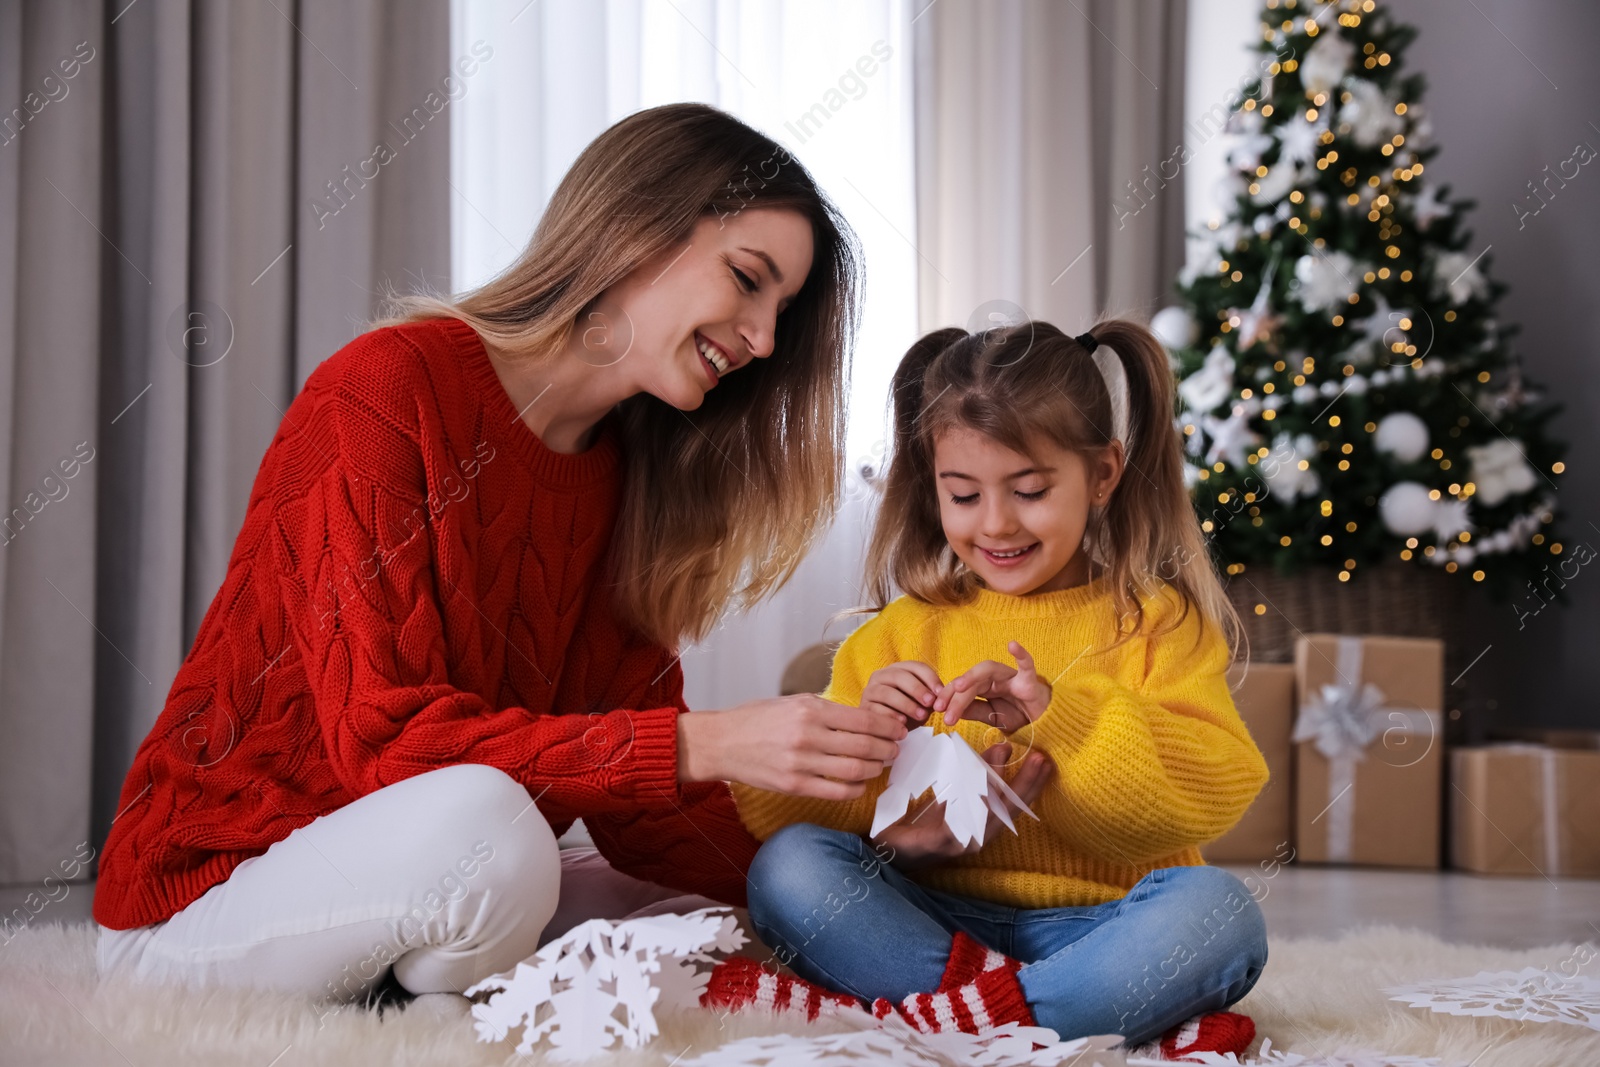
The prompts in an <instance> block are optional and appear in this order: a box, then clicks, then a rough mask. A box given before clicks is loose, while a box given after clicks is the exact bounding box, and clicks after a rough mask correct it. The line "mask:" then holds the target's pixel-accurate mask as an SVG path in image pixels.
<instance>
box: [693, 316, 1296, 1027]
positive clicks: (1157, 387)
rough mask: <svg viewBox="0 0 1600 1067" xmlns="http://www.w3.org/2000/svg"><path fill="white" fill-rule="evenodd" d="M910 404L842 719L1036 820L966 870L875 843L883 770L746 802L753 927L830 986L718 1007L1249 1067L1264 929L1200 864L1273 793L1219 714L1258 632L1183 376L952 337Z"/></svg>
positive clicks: (784, 988) (783, 990)
mask: <svg viewBox="0 0 1600 1067" xmlns="http://www.w3.org/2000/svg"><path fill="white" fill-rule="evenodd" d="M893 388H894V421H895V430H894V442H893V449H892V454H891V461H890V464H889V468H888V472H887V476H886V483H885V489H884V497H883V501H882V505H881V510H880V512H879V516H878V521H877V526H876V530H875V533H874V536H873V539H872V544H871V546H870V549H869V552H868V557H867V579H868V583H869V589H870V593H871V596H872V599H873V601H874V602H875V603H876V604H877V605H879V608H878V611H877V614H876V615H875V616H874V617H873V618H871V619H870V620H869V621H867V622H866V623H865V624H864V625H863V626H861V627H860V628H859V629H858V630H856V631H855V633H853V634H851V635H850V637H849V638H848V639H847V640H846V641H845V642H844V644H843V645H842V646H841V647H840V649H839V651H838V653H837V655H836V656H835V659H834V664H833V677H832V681H831V683H830V684H829V686H828V689H827V691H826V692H825V693H823V696H824V697H825V698H828V699H831V700H835V701H839V702H841V703H844V704H849V705H855V706H859V707H861V708H863V709H882V708H889V709H893V710H895V711H898V712H900V713H901V714H902V715H904V716H906V717H907V719H908V720H910V721H911V724H912V725H919V724H921V725H929V726H931V727H932V728H933V729H934V730H935V731H937V732H941V733H942V732H946V731H953V732H955V733H957V734H958V735H959V736H961V737H962V738H963V739H964V740H966V741H967V742H968V743H969V744H971V745H972V747H973V748H974V749H976V750H978V751H979V752H981V753H983V754H984V758H985V759H987V760H989V761H990V763H991V764H992V765H994V766H996V767H998V768H1002V773H1005V774H1006V775H1007V777H1008V778H1009V779H1010V782H1011V784H1012V786H1013V788H1014V789H1015V790H1016V791H1017V792H1018V794H1019V795H1020V796H1021V797H1022V798H1023V799H1024V800H1025V801H1027V802H1028V803H1029V804H1030V806H1031V807H1032V809H1033V810H1034V811H1035V812H1037V814H1038V816H1039V819H1038V821H1035V820H1033V819H1029V818H1028V817H1026V816H1025V815H1022V816H1019V817H1017V818H1016V820H1015V821H1016V824H1017V831H1016V833H1014V834H1013V833H1011V832H1009V831H1006V830H1004V829H1003V828H1002V829H999V830H997V829H996V826H997V820H994V819H991V821H990V826H989V834H988V836H987V838H986V839H985V842H983V843H982V844H977V843H975V844H973V845H972V846H971V847H969V848H966V849H963V848H961V847H960V846H959V845H957V843H956V842H955V840H954V838H953V837H952V836H951V835H950V833H949V831H948V829H947V828H946V827H945V825H944V820H943V818H942V814H943V813H942V811H941V810H940V809H939V805H937V804H935V805H931V806H930V805H927V804H923V805H920V806H913V808H912V810H911V811H909V812H908V813H907V815H906V816H905V818H903V819H902V820H901V821H900V822H899V823H897V824H895V825H894V826H892V827H890V828H889V829H888V830H886V831H885V832H884V833H883V834H881V835H880V836H879V837H878V838H876V839H873V840H869V839H868V838H867V834H868V832H869V828H870V825H871V823H872V816H873V809H874V806H875V803H876V801H877V798H878V796H879V794H880V793H882V791H883V788H884V785H885V784H886V782H887V779H888V772H887V771H885V772H884V773H883V774H882V775H881V776H880V777H878V778H877V779H875V780H874V781H873V782H872V783H870V784H869V785H868V787H867V788H866V790H865V792H864V794H863V795H862V796H860V797H858V798H856V799H854V800H846V801H826V800H812V799H806V798H798V797H792V796H784V795H780V794H777V793H772V792H766V791H762V790H758V789H754V788H749V787H745V786H737V785H736V786H735V787H734V792H735V797H736V800H737V803H738V806H739V811H740V816H741V818H742V819H743V820H744V822H745V824H746V825H747V826H748V827H749V828H750V830H751V832H752V833H753V834H754V835H755V836H756V837H757V838H758V839H760V840H762V841H763V842H764V843H763V845H762V847H761V850H760V852H759V853H758V854H757V856H756V859H755V862H754V863H753V864H752V865H751V867H750V872H749V883H748V890H749V901H750V917H751V921H752V923H753V925H754V926H755V928H756V930H757V932H758V933H760V935H761V936H762V938H763V939H764V940H765V941H766V942H767V943H768V945H769V946H771V947H772V948H773V949H774V951H775V952H776V953H777V957H778V959H779V960H781V961H782V962H784V963H786V964H788V965H789V966H790V967H791V968H792V969H793V970H794V971H795V972H796V973H797V974H799V975H800V976H801V977H802V978H803V979H808V980H809V982H810V983H816V984H817V985H819V986H821V987H825V988H824V989H817V988H814V987H812V986H810V985H809V984H808V983H805V982H793V980H791V979H787V978H782V979H780V978H778V977H777V976H776V975H773V974H767V975H764V976H763V975H761V974H759V973H757V972H756V970H755V969H754V965H753V964H751V965H750V966H749V967H746V968H745V969H744V971H745V973H741V972H740V970H739V966H740V965H737V964H736V965H733V966H732V967H726V968H724V969H723V970H722V971H721V972H720V973H719V974H718V975H717V976H716V978H715V979H714V985H713V989H712V991H711V1000H712V1001H713V1002H720V1003H722V1004H726V1005H729V1006H739V1005H741V1004H742V1003H746V1002H751V1001H763V1002H769V1003H770V1002H771V1001H768V998H772V1001H775V1002H776V1004H777V1005H778V1006H780V1007H782V1006H785V1005H793V1006H796V1007H798V1006H799V1005H801V1004H802V1003H805V1004H808V1005H809V1006H810V1007H811V1008H812V1010H813V1011H814V1010H815V1007H816V1005H817V1004H818V1003H819V1002H820V1001H821V1000H826V999H844V1000H847V1001H850V1002H852V1003H853V1002H854V1001H853V1000H852V999H851V998H853V997H859V998H863V999H865V1000H867V1001H870V1002H874V1009H875V1011H877V1013H878V1014H879V1015H880V1017H881V1016H882V1015H884V1014H886V1013H887V1012H888V1011H889V1010H898V1011H899V1012H900V1013H901V1014H902V1015H903V1016H904V1017H905V1018H906V1019H907V1020H908V1021H909V1022H911V1023H912V1024H913V1025H914V1026H916V1027H918V1028H919V1029H922V1030H949V1029H961V1030H965V1031H967V1032H970V1033H981V1032H983V1031H985V1030H987V1029H989V1028H991V1027H994V1026H999V1025H1002V1024H1004V1023H1007V1022H1020V1023H1023V1024H1034V1023H1035V1022H1036V1023H1037V1024H1038V1025H1043V1026H1048V1027H1050V1028H1052V1029H1054V1030H1055V1031H1057V1032H1058V1033H1059V1034H1060V1035H1061V1037H1062V1038H1063V1039H1069V1038H1073V1037H1077V1036H1082V1035H1088V1034H1110V1033H1116V1034H1122V1035H1124V1037H1125V1038H1126V1039H1127V1040H1128V1043H1129V1044H1137V1043H1141V1042H1147V1041H1150V1040H1151V1039H1152V1038H1156V1037H1158V1036H1160V1035H1163V1034H1165V1035H1166V1036H1165V1037H1164V1038H1163V1039H1162V1048H1163V1051H1166V1052H1169V1053H1170V1052H1173V1051H1195V1050H1199V1049H1202V1048H1211V1049H1218V1050H1233V1051H1240V1052H1242V1051H1243V1049H1244V1047H1245V1046H1246V1045H1248V1044H1249V1042H1250V1040H1251V1038H1252V1037H1253V1035H1254V1026H1253V1025H1252V1024H1251V1023H1250V1020H1249V1019H1247V1018H1245V1017H1244V1016H1239V1015H1233V1014H1230V1013H1224V1012H1221V1011H1219V1010H1218V1009H1221V1008H1224V1007H1225V1006H1227V1005H1228V1004H1231V1003H1233V1002H1234V1001H1236V1000H1238V999H1239V998H1240V997H1242V996H1243V995H1244V994H1245V993H1246V992H1248V991H1249V989H1250V988H1251V987H1252V986H1253V985H1254V984H1255V981H1256V978H1257V977H1258V976H1259V975H1260V973H1261V969H1262V966H1263V965H1264V964H1265V962H1266V956H1267V946H1266V934H1265V927H1264V924H1263V922H1262V918H1261V913H1260V909H1259V908H1258V907H1257V905H1256V902H1255V901H1254V900H1253V899H1252V898H1251V895H1250V893H1249V892H1248V891H1247V890H1246V889H1245V887H1244V885H1243V884H1242V883H1241V882H1240V881H1239V880H1238V879H1237V878H1234V877H1233V876H1232V875H1230V874H1228V873H1227V872H1225V871H1222V870H1219V869H1217V868H1214V867H1208V866H1205V864H1204V861H1203V860H1202V859H1201V856H1200V852H1199V850H1198V846H1199V845H1201V844H1204V843H1205V842H1207V841H1210V840H1212V839H1213V838H1216V837H1218V836H1219V835H1221V834H1222V833H1223V832H1225V831H1226V830H1228V828H1229V827H1231V826H1232V825H1233V824H1234V823H1235V822H1236V821H1237V820H1238V819H1239V817H1240V816H1241V815H1242V814H1243V813H1244V810H1245V808H1246V807H1248V806H1249V804H1250V802H1251V801H1252V800H1253V799H1254V797H1255V796H1256V794H1257V792H1259V790H1260V789H1261V787H1262V785H1263V784H1265V782H1266V780H1267V769H1266V764H1265V762H1264V761H1263V759H1262V757H1261V753H1260V751H1259V750H1258V749H1257V748H1256V746H1255V744H1254V742H1252V740H1251V738H1250V735H1249V733H1248V732H1247V731H1246V730H1245V727H1244V725H1243V724H1242V723H1241V721H1240V719H1239V715H1238V712H1237V711H1236V710H1235V708H1234V705H1233V701H1232V699H1231V697H1230V695H1229V691H1228V684H1227V679H1226V676H1225V672H1226V669H1227V667H1228V663H1229V660H1230V658H1231V653H1230V645H1231V643H1232V640H1233V639H1234V638H1235V637H1236V635H1237V633H1238V626H1239V622H1238V618H1237V616H1236V615H1234V614H1233V612H1232V610H1231V608H1230V607H1229V605H1228V602H1227V600H1226V598H1225V596H1224V594H1223V592H1222V590H1221V587H1220V584H1219V582H1218V580H1217V577H1216V575H1215V573H1214V572H1213V570H1212V568H1211V563H1210V557H1209V555H1208V554H1207V551H1206V544H1205V541H1204V538H1203V536H1202V534H1201V530H1200V527H1199V523H1198V520H1197V519H1196V517H1195V513H1194V509H1193V505H1192V504H1191V502H1190V499H1189V495H1188V493H1187V491H1186V490H1185V487H1184V482H1183V475H1182V470H1183V467H1182V463H1183V459H1182V455H1181V439H1180V437H1179V435H1178V434H1177V433H1176V432H1175V430H1174V426H1173V404H1174V400H1173V384H1172V376H1171V372H1170V370H1169V369H1168V364H1167V357H1166V353H1165V351H1164V350H1163V349H1162V347H1161V345H1160V343H1159V342H1158V341H1157V340H1156V339H1155V337H1154V336H1153V335H1152V334H1151V333H1150V332H1149V331H1148V330H1146V329H1145V328H1144V327H1142V326H1140V325H1139V324H1137V323H1134V322H1131V321H1127V320H1123V319H1114V320H1111V321H1107V322H1102V323H1101V324H1099V325H1097V326H1096V327H1094V328H1093V329H1092V330H1090V331H1089V332H1088V333H1085V334H1082V335H1080V336H1079V337H1077V338H1072V337H1068V336H1066V335H1065V334H1063V333H1062V332H1061V331H1060V330H1058V329H1056V328H1055V327H1053V326H1051V325H1049V324H1048V323H1043V322H1030V323H1023V324H1021V325H1018V326H1013V327H1009V328H1006V329H1002V330H998V331H991V332H989V333H986V334H977V335H973V334H968V333H966V332H964V331H962V330H957V329H946V330H939V331H937V332H934V333H931V334H929V335H927V336H926V337H924V338H922V339H921V340H920V341H918V342H917V343H916V344H915V345H913V346H912V348H911V349H910V351H908V352H907V353H906V355H905V358H904V359H903V360H902V361H901V363H900V366H899V369H898V370H897V371H896V373H895V378H894V385H893ZM891 583H892V584H893V585H894V586H898V588H899V589H901V590H903V591H904V595H902V596H899V597H897V598H895V599H893V600H891V599H890V589H891ZM828 991H843V992H844V993H847V994H850V997H845V998H839V997H837V995H835V994H830V993H829V992H828ZM1207 1013H1209V1014H1207ZM1197 1016H1199V1017H1200V1018H1198V1019H1197V1018H1196V1017H1197ZM1185 1020H1189V1022H1190V1024H1191V1025H1188V1026H1181V1025H1180V1024H1183V1023H1184V1021H1185ZM1175 1046H1177V1047H1175Z"/></svg>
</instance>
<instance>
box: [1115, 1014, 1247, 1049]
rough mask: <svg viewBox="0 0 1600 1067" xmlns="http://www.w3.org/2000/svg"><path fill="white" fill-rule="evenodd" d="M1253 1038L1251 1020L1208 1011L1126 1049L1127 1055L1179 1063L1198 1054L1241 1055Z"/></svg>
mask: <svg viewBox="0 0 1600 1067" xmlns="http://www.w3.org/2000/svg"><path fill="white" fill-rule="evenodd" d="M1255 1039H1256V1024H1255V1020H1253V1019H1251V1018H1250V1016H1248V1015H1240V1014H1239V1013H1237V1012H1232V1011H1208V1012H1206V1013H1204V1014H1203V1015H1195V1016H1192V1017H1190V1018H1188V1019H1185V1020H1184V1021H1183V1022H1181V1023H1179V1024H1178V1025H1177V1026H1174V1027H1173V1028H1172V1029H1170V1030H1168V1031H1167V1032H1166V1033H1164V1034H1162V1035H1161V1036H1160V1037H1159V1038H1157V1039H1156V1040H1154V1041H1149V1042H1146V1043H1145V1044H1143V1045H1139V1046H1137V1047H1135V1048H1130V1049H1128V1050H1127V1053H1128V1055H1130V1056H1144V1057H1147V1058H1149V1059H1158V1060H1181V1059H1183V1058H1185V1057H1187V1056H1193V1055H1195V1054H1196V1053H1200V1052H1219V1053H1228V1052H1232V1053H1234V1054H1235V1055H1237V1056H1241V1057H1242V1056H1243V1055H1244V1053H1245V1050H1246V1049H1248V1048H1249V1047H1250V1042H1252V1041H1254V1040H1255Z"/></svg>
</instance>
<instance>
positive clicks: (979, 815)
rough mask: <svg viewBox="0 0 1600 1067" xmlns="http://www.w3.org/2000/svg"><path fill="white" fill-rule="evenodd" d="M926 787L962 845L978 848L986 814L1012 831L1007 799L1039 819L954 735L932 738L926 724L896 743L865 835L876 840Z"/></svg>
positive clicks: (981, 839)
mask: <svg viewBox="0 0 1600 1067" xmlns="http://www.w3.org/2000/svg"><path fill="white" fill-rule="evenodd" d="M929 789H932V790H933V796H934V799H935V800H940V801H943V802H944V821H945V825H947V826H948V827H950V832H951V834H953V835H954V836H955V839H956V840H957V841H959V842H960V843H961V844H963V845H968V844H971V843H972V842H973V841H977V842H978V843H980V844H982V842H983V839H984V834H985V831H987V829H988V826H989V813H990V812H993V813H994V814H995V815H997V816H999V818H1000V821H1001V822H1003V823H1005V824H1006V828H1007V829H1009V830H1010V831H1011V832H1012V833H1016V831H1017V827H1016V825H1015V824H1014V823H1013V822H1012V821H1011V812H1010V811H1009V810H1008V809H1007V807H1006V802H1007V801H1010V802H1011V804H1013V805H1015V806H1016V808H1017V809H1018V810H1019V811H1023V812H1026V813H1027V814H1028V815H1031V816H1033V818H1035V819H1037V818H1038V817H1039V816H1037V815H1034V813H1033V809H1032V808H1029V807H1028V805H1026V804H1024V803H1023V802H1022V798H1021V797H1019V796H1017V794H1016V793H1014V792H1013V791H1012V789H1011V787H1010V786H1009V785H1007V784H1006V780H1005V779H1004V778H1002V777H1000V775H999V773H998V772H996V771H995V769H994V768H993V767H991V766H989V764H988V763H986V762H984V759H983V757H982V756H980V755H978V753H976V752H974V751H973V749H972V746H971V745H969V744H967V743H966V742H965V741H963V740H962V739H961V737H960V735H958V734H936V733H934V732H933V728H932V727H931V726H919V727H917V728H916V729H915V730H912V731H911V732H910V733H908V734H906V736H905V738H904V739H903V740H902V741H901V742H900V752H899V754H898V755H896V756H895V758H894V764H893V765H892V767H891V768H890V770H889V784H888V786H887V787H886V788H885V789H884V791H883V793H882V794H881V795H880V796H879V797H878V805H877V807H876V809H874V811H873V813H872V829H871V831H869V833H870V835H871V836H872V837H877V836H878V835H879V834H880V833H882V832H883V831H884V830H886V829H888V828H889V827H890V826H892V825H893V824H894V823H896V822H898V821H899V820H900V819H902V818H904V817H905V814H906V810H907V809H908V808H910V806H911V802H912V801H913V800H915V799H916V798H917V797H920V796H921V795H922V794H923V793H925V792H927V791H928V790H929Z"/></svg>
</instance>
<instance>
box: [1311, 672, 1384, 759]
mask: <svg viewBox="0 0 1600 1067" xmlns="http://www.w3.org/2000/svg"><path fill="white" fill-rule="evenodd" d="M1383 706H1384V696H1383V690H1381V689H1379V688H1378V687H1377V686H1375V685H1373V684H1372V683H1371V682H1364V683H1362V684H1361V685H1360V686H1357V685H1356V684H1355V683H1353V682H1352V683H1343V684H1340V683H1334V684H1329V685H1324V686H1323V687H1322V689H1321V691H1319V692H1317V693H1315V694H1313V695H1312V697H1311V699H1310V700H1308V701H1307V702H1306V703H1305V704H1304V705H1302V706H1301V708H1300V715H1299V721H1298V722H1296V723H1295V727H1294V738H1293V739H1294V740H1295V741H1315V742H1316V749H1317V751H1318V752H1320V753H1322V754H1323V755H1324V756H1326V757H1327V758H1328V759H1335V758H1337V757H1340V756H1350V757H1352V758H1354V759H1363V758H1365V756H1366V751H1365V750H1366V747H1367V746H1368V745H1370V744H1372V742H1373V739H1374V738H1376V737H1377V736H1378V734H1379V732H1380V731H1381V730H1382V728H1383V723H1382V719H1381V716H1380V714H1379V709H1381V708H1382V707H1383Z"/></svg>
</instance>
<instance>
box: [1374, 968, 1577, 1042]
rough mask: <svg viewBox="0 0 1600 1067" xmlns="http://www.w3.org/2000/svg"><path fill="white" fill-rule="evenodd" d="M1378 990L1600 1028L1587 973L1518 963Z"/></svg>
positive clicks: (1456, 1010) (1435, 1006)
mask: <svg viewBox="0 0 1600 1067" xmlns="http://www.w3.org/2000/svg"><path fill="white" fill-rule="evenodd" d="M1384 992H1385V993H1388V994H1390V997H1389V999H1390V1000H1398V1001H1402V1002H1404V1003H1406V1004H1409V1005H1410V1006H1411V1007H1413V1008H1428V1009H1430V1010H1431V1011H1436V1012H1444V1013H1447V1014H1450V1015H1479V1016H1498V1017H1499V1018H1502V1019H1531V1020H1532V1021H1534V1022H1540V1023H1570V1024H1572V1025H1573V1026H1587V1027H1588V1028H1589V1029H1591V1030H1600V979H1595V978H1591V977H1589V976H1587V975H1576V976H1573V977H1570V978H1569V977H1564V976H1561V975H1555V974H1551V973H1550V972H1549V971H1548V970H1544V969H1543V968H1539V967H1524V968H1523V969H1522V970H1520V971H1480V972H1479V973H1477V974H1475V975H1473V976H1472V977H1471V978H1452V979H1448V980H1446V981H1442V982H1418V983H1415V984H1412V985H1402V986H1393V987H1390V988H1388V989H1385V990H1384Z"/></svg>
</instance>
